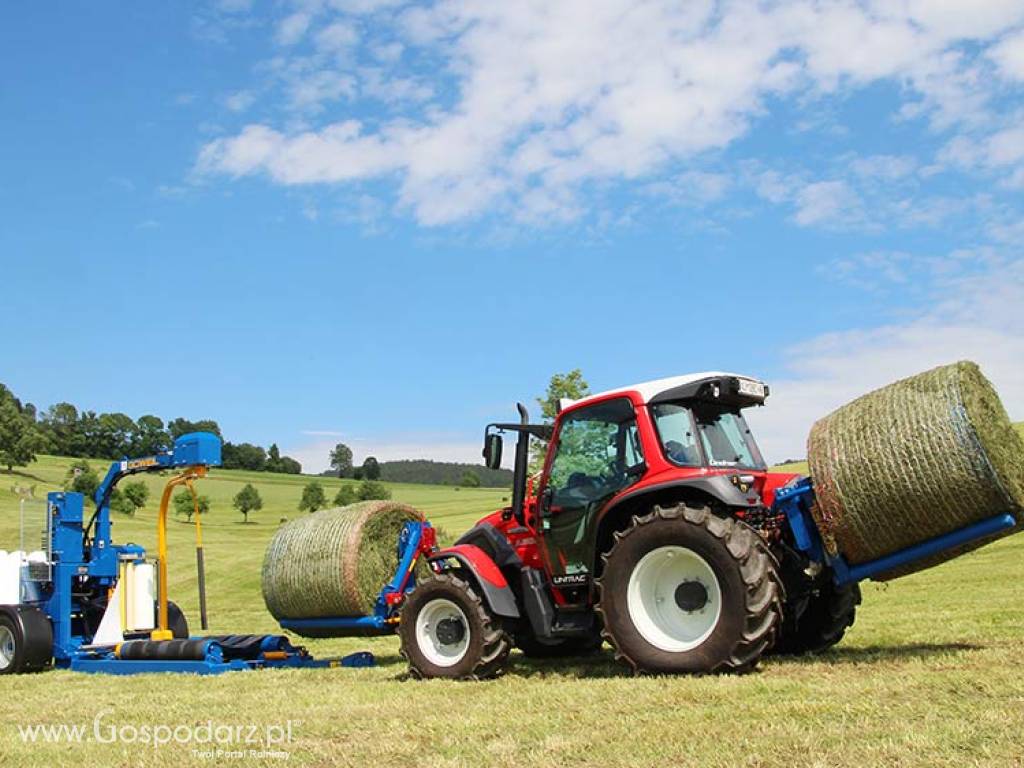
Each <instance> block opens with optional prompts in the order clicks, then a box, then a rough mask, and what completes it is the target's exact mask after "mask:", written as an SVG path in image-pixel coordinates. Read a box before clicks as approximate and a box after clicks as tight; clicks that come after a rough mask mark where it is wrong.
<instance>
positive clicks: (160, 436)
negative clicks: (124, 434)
mask: <svg viewBox="0 0 1024 768" xmlns="http://www.w3.org/2000/svg"><path fill="white" fill-rule="evenodd" d="M169 443H170V435H168V434H167V430H165V429H164V421H163V419H160V418H158V417H156V416H152V415H148V414H147V415H146V416H140V417H139V420H138V421H136V422H135V434H134V435H133V438H132V452H131V455H132V456H152V455H153V454H155V453H159V452H160V451H161V450H162V449H164V448H166V447H167V446H168V445H169Z"/></svg>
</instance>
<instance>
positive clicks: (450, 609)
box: [398, 574, 512, 680]
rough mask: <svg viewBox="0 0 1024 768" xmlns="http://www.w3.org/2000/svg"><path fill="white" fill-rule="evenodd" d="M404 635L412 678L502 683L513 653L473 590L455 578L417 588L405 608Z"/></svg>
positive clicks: (440, 577) (433, 580) (443, 576)
mask: <svg viewBox="0 0 1024 768" xmlns="http://www.w3.org/2000/svg"><path fill="white" fill-rule="evenodd" d="M398 634H399V637H400V638H401V652H402V655H403V656H404V657H405V658H406V660H407V661H408V662H409V672H410V674H412V675H413V676H414V677H419V678H432V677H447V678H455V679H460V680H482V679H485V678H489V677H496V676H498V675H500V674H501V673H502V672H503V671H504V669H505V663H506V661H507V660H508V654H509V651H510V650H511V648H512V643H511V640H510V639H509V636H508V634H506V632H505V630H504V629H503V628H502V626H501V624H500V623H499V622H498V620H496V619H495V618H494V617H493V616H492V615H491V613H490V611H488V610H487V607H486V606H485V605H484V603H483V601H482V600H481V599H480V598H479V596H478V595H477V594H476V592H475V591H474V590H473V588H472V587H471V586H470V585H469V584H467V583H466V582H464V581H462V580H461V579H459V578H457V577H455V576H452V575H450V574H439V575H436V576H431V577H430V578H428V579H424V580H423V581H420V582H419V583H418V584H417V585H416V588H415V589H414V590H413V591H412V592H411V593H410V594H409V595H408V597H406V599H405V604H404V605H403V606H402V613H401V623H400V624H399V630H398Z"/></svg>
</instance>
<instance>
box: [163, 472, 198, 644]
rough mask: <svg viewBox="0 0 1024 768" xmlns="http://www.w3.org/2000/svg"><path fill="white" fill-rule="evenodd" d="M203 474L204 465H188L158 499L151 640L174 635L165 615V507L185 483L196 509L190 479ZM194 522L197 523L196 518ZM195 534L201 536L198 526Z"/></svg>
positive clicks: (167, 638)
mask: <svg viewBox="0 0 1024 768" xmlns="http://www.w3.org/2000/svg"><path fill="white" fill-rule="evenodd" d="M205 476H206V467H204V466H198V467H189V468H188V469H186V470H185V471H184V472H182V473H181V474H180V475H175V476H174V477H172V478H171V479H170V480H168V481H167V485H165V486H164V493H163V496H162V497H161V499H160V513H159V515H158V517H157V523H156V550H157V557H158V558H159V560H158V561H157V585H158V592H157V605H158V607H159V610H158V612H157V628H156V629H154V630H153V632H152V633H150V637H151V638H152V639H153V640H170V639H172V638H173V636H174V635H173V634H172V632H171V630H170V628H169V626H168V625H169V624H170V621H169V619H168V616H167V507H168V506H169V504H170V501H171V493H172V492H173V491H174V489H175V488H177V487H178V486H179V485H186V486H187V487H188V488H189V490H191V491H192V501H193V504H195V507H196V510H197V511H198V508H199V502H198V499H197V497H196V495H195V489H193V488H192V481H193V480H195V479H197V478H200V477H205ZM196 522H197V524H198V520H197V521H196ZM196 535H197V536H201V533H200V532H199V529H198V528H197V531H196ZM200 541H201V539H200Z"/></svg>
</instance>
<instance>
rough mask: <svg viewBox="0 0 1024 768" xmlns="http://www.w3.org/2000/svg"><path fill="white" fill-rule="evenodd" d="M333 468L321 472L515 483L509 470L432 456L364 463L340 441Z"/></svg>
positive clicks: (357, 476)
mask: <svg viewBox="0 0 1024 768" xmlns="http://www.w3.org/2000/svg"><path fill="white" fill-rule="evenodd" d="M330 465H331V468H330V469H328V470H326V471H324V472H322V473H321V474H322V475H323V476H325V477H341V478H346V477H350V478H352V479H354V480H364V479H365V480H388V481H390V482H393V483H426V484H429V485H456V486H462V487H465V488H478V487H480V486H483V487H486V488H506V487H508V486H509V485H511V483H512V472H511V471H509V470H507V469H488V468H487V467H485V466H483V465H477V464H460V463H458V462H454V461H431V460H429V459H403V460H401V461H377V459H376V458H375V457H373V456H367V457H366V459H364V460H363V463H362V464H361V465H356V464H355V463H354V462H353V460H352V449H351V448H349V447H348V446H347V445H345V444H344V443H338V444H337V445H336V446H334V449H333V450H332V451H331V454H330Z"/></svg>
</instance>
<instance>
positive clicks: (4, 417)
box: [0, 384, 302, 475]
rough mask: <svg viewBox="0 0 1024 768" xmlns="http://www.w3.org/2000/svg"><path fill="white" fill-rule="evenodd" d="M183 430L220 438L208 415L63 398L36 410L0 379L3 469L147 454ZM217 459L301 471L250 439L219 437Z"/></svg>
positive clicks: (226, 464)
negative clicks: (131, 409)
mask: <svg viewBox="0 0 1024 768" xmlns="http://www.w3.org/2000/svg"><path fill="white" fill-rule="evenodd" d="M189 432H212V433H214V434H215V435H217V436H218V437H220V438H221V439H222V440H223V435H222V434H221V430H220V425H219V424H217V422H216V421H214V420H213V419H200V420H199V421H190V420H189V419H185V418H181V417H179V418H176V419H172V420H170V421H168V422H167V423H166V424H165V423H164V420H163V419H161V418H160V417H158V416H153V415H152V414H146V415H144V416H140V417H139V418H138V419H133V418H131V417H130V416H128V415H127V414H124V413H96V412H95V411H89V410H79V409H78V408H77V407H75V406H74V405H72V404H71V403H63V402H62V403H57V404H56V405H51V406H50V407H49V408H47V409H46V410H45V411H43V412H42V413H40V412H39V411H38V409H37V408H36V406H34V405H33V404H32V403H23V402H22V401H21V400H19V399H18V398H17V397H15V395H14V393H13V392H11V390H10V389H8V388H7V387H6V386H4V385H3V384H0V466H6V467H7V469H8V471H10V470H11V469H13V468H14V467H16V466H19V467H20V466H25V465H27V464H29V463H31V462H32V461H34V460H35V457H36V454H39V453H51V454H56V455H58V456H71V457H73V458H83V459H118V458H121V457H122V456H150V455H153V454H155V453H159V452H160V451H161V450H165V449H167V448H169V447H170V446H171V445H172V444H173V442H174V440H176V439H177V438H178V437H180V436H181V435H184V434H188V433H189ZM222 462H223V463H222V466H223V467H224V468H225V469H248V470H252V471H255V472H279V473H284V474H291V475H298V474H301V472H302V465H301V464H300V463H299V462H298V461H296V460H295V459H293V458H292V457H291V456H282V455H281V451H280V450H279V449H278V447H277V445H276V444H272V445H271V446H270V448H267V449H265V448H263V447H262V446H259V445H253V444H252V443H231V442H227V441H225V442H224V443H223V452H222Z"/></svg>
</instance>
